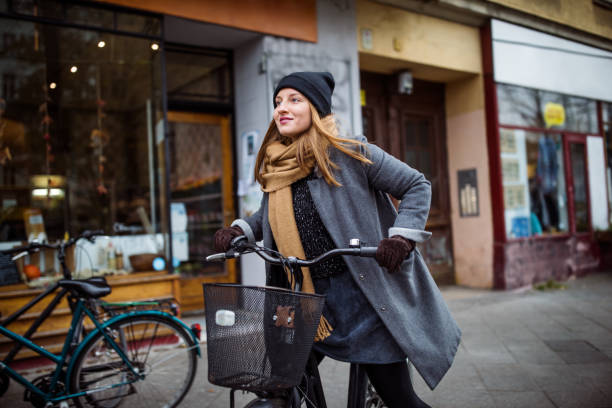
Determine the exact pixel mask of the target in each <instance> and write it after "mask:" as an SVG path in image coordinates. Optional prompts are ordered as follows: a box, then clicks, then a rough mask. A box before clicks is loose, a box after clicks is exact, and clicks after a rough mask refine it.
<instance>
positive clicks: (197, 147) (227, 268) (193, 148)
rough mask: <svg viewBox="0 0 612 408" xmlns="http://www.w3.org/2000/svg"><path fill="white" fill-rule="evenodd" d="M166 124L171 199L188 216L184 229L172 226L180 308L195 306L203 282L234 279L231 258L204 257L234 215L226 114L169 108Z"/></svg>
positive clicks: (200, 304)
mask: <svg viewBox="0 0 612 408" xmlns="http://www.w3.org/2000/svg"><path fill="white" fill-rule="evenodd" d="M168 128H169V137H170V140H169V141H170V163H171V166H170V168H171V171H170V187H171V202H172V204H173V205H174V208H175V211H179V212H183V213H185V215H186V221H187V222H186V225H184V224H183V225H184V228H181V227H179V226H174V225H173V234H172V238H173V251H174V252H175V253H174V256H175V257H177V255H180V256H179V257H178V258H179V259H180V261H181V262H180V265H179V267H178V269H179V271H180V275H181V298H182V303H181V307H182V308H183V310H199V309H203V307H204V305H203V297H202V285H201V284H202V283H204V282H236V279H237V275H236V264H235V261H230V262H225V263H207V262H205V261H204V258H205V257H206V256H207V255H210V254H212V253H213V252H214V249H213V234H214V233H215V231H216V230H217V229H219V228H221V227H222V226H227V225H229V224H230V223H231V222H232V221H233V220H234V219H235V210H234V191H233V168H234V165H233V150H232V140H231V132H230V118H229V116H226V115H212V114H203V113H192V112H176V111H173V112H168ZM185 246H187V248H185ZM185 249H186V251H185ZM185 252H186V253H185Z"/></svg>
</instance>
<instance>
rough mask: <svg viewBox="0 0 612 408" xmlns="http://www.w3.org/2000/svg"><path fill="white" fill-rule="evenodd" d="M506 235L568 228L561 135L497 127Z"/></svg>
mask: <svg viewBox="0 0 612 408" xmlns="http://www.w3.org/2000/svg"><path fill="white" fill-rule="evenodd" d="M500 150H501V163H502V179H503V191H504V209H505V221H506V235H507V237H508V238H510V239H512V238H523V237H529V236H535V235H543V234H556V233H561V232H567V231H568V214H567V196H566V194H565V176H564V164H563V144H562V138H561V135H558V134H552V133H539V132H529V131H524V130H517V129H508V128H500Z"/></svg>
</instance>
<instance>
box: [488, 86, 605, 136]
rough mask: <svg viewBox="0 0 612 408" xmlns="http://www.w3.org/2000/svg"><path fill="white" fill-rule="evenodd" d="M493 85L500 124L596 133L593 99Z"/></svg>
mask: <svg viewBox="0 0 612 408" xmlns="http://www.w3.org/2000/svg"><path fill="white" fill-rule="evenodd" d="M496 87H497V101H498V111H499V123H500V124H502V125H507V126H521V127H528V128H540V129H557V130H565V131H571V132H578V133H593V134H596V133H599V130H598V125H597V102H596V101H593V100H589V99H585V98H580V97H576V96H569V95H564V94H560V93H556V92H548V91H542V90H538V89H531V88H524V87H521V86H515V85H508V84H500V83H498V84H496Z"/></svg>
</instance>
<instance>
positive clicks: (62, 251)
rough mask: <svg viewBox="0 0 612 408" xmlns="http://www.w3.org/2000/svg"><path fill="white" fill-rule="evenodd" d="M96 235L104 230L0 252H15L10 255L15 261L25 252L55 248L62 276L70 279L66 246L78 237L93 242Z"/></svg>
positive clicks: (74, 241) (102, 233) (31, 243)
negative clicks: (53, 242)
mask: <svg viewBox="0 0 612 408" xmlns="http://www.w3.org/2000/svg"><path fill="white" fill-rule="evenodd" d="M98 235H104V231H103V230H95V231H83V233H82V234H81V235H78V236H76V237H72V238H70V239H68V240H67V241H61V242H59V243H57V244H49V243H40V242H30V243H29V244H27V245H24V246H20V247H15V248H10V249H5V250H1V251H0V253H2V254H8V255H13V254H17V255H15V256H13V257H12V260H13V261H15V260H17V259H19V258H21V257H22V256H24V255H26V254H31V253H34V252H38V251H40V250H41V249H56V250H57V251H58V253H57V257H58V259H59V261H60V264H61V268H62V273H63V275H64V278H66V279H72V277H71V274H70V271H69V270H68V267H67V266H66V262H65V258H66V248H69V247H71V246H72V245H74V244H75V243H76V242H77V241H78V240H80V239H87V240H88V241H90V242H94V240H95V237H97V236H98Z"/></svg>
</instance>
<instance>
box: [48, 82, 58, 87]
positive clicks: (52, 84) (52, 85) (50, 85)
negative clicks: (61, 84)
mask: <svg viewBox="0 0 612 408" xmlns="http://www.w3.org/2000/svg"><path fill="white" fill-rule="evenodd" d="M49 88H51V89H55V88H57V84H56V83H55V82H51V83H50V84H49Z"/></svg>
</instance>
